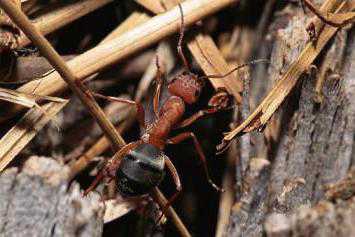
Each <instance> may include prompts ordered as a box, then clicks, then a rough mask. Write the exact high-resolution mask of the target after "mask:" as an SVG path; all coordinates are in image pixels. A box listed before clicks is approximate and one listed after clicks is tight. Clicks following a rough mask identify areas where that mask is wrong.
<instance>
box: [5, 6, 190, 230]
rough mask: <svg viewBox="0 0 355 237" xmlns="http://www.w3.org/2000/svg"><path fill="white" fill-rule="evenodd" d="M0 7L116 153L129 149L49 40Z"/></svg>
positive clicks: (162, 199)
mask: <svg viewBox="0 0 355 237" xmlns="http://www.w3.org/2000/svg"><path fill="white" fill-rule="evenodd" d="M0 6H1V7H2V9H3V10H4V11H5V12H6V13H7V14H8V15H9V16H10V17H11V19H12V20H13V21H14V22H15V23H16V24H17V26H18V27H19V28H20V29H21V30H22V31H23V32H24V33H25V34H26V35H27V37H28V38H29V39H30V40H31V41H32V42H33V43H34V44H35V45H36V46H37V47H38V49H39V51H40V52H41V53H42V54H43V56H45V57H46V58H47V60H48V61H49V62H50V63H51V65H52V66H53V67H54V68H55V69H56V70H57V72H58V73H59V74H60V75H61V76H62V78H63V79H64V80H65V81H66V82H67V83H68V85H69V87H70V88H71V89H72V91H73V92H74V93H75V94H76V95H77V96H78V97H79V99H80V100H81V102H82V103H83V104H84V105H85V106H86V107H87V108H88V110H89V111H90V113H91V115H92V116H93V118H94V119H95V120H96V121H97V123H98V124H99V125H100V127H101V129H102V130H103V132H104V133H105V135H106V136H107V137H108V138H109V139H110V141H111V144H112V145H113V147H114V148H115V150H116V151H118V150H119V149H120V147H121V146H123V145H125V144H126V143H125V141H124V140H123V138H122V137H121V136H120V134H119V133H118V132H117V131H116V129H115V127H114V126H113V124H112V123H111V122H110V121H109V120H108V119H107V117H106V116H105V113H104V112H103V111H102V109H101V108H100V106H99V105H98V104H97V103H96V101H95V99H94V98H93V96H92V95H91V93H90V92H89V90H88V89H87V88H86V87H85V86H84V85H83V84H82V83H81V81H80V80H77V79H76V77H75V75H74V73H73V72H72V71H71V70H70V68H69V67H68V66H67V64H66V63H65V62H64V61H63V60H62V58H61V57H60V56H59V54H58V53H57V52H56V51H55V50H54V48H53V47H52V46H51V45H50V43H49V42H48V41H47V40H46V38H44V37H43V35H41V33H40V32H39V31H38V29H36V27H35V26H34V25H33V24H31V22H30V20H29V19H28V18H27V17H26V15H25V14H24V13H23V12H22V11H21V10H20V9H18V8H17V7H16V5H14V4H13V3H12V2H11V1H8V0H0ZM154 193H155V194H159V195H158V196H157V198H156V201H157V202H158V204H159V205H160V206H161V207H164V206H166V203H167V200H166V199H165V197H164V196H163V194H162V193H161V192H160V191H159V189H158V188H155V189H154ZM168 214H169V216H170V217H171V218H172V221H173V222H174V223H175V225H176V227H177V229H178V230H179V231H180V232H181V234H182V235H183V236H190V234H189V232H188V231H187V229H186V227H185V226H184V224H183V223H182V221H181V219H180V218H179V216H178V215H177V214H176V213H175V211H174V210H173V208H171V207H170V208H169V210H168Z"/></svg>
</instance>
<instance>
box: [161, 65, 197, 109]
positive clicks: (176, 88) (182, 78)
mask: <svg viewBox="0 0 355 237" xmlns="http://www.w3.org/2000/svg"><path fill="white" fill-rule="evenodd" d="M202 87H203V82H202V81H201V80H200V79H199V78H198V77H197V75H196V74H194V73H192V72H188V71H184V72H183V73H181V74H179V75H177V76H176V77H175V78H174V79H173V80H172V81H171V82H170V83H169V85H168V89H169V92H170V93H171V94H173V95H176V96H179V97H181V98H182V99H183V100H184V101H185V102H186V103H187V104H193V103H195V102H196V101H197V100H198V98H199V97H200V94H201V90H202Z"/></svg>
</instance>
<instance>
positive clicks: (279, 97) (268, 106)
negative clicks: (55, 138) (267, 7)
mask: <svg viewBox="0 0 355 237" xmlns="http://www.w3.org/2000/svg"><path fill="white" fill-rule="evenodd" d="M324 6H329V8H330V9H332V8H333V6H337V1H334V0H328V1H326V2H325V3H324V5H323V9H324ZM346 6H347V5H346V4H345V2H343V3H342V4H341V5H340V7H339V8H338V9H337V11H336V13H337V12H339V11H341V10H347V7H346ZM337 30H338V28H334V27H331V26H325V28H324V29H323V31H322V32H321V33H320V35H319V37H318V40H317V42H316V43H314V42H309V43H308V44H307V45H306V46H305V48H304V50H303V51H302V52H301V54H300V56H299V57H298V59H297V60H296V61H295V62H294V63H292V64H291V66H290V67H289V69H288V70H287V72H286V73H285V74H284V75H283V76H282V78H281V79H280V80H279V81H278V82H277V83H276V85H275V86H274V88H273V89H272V90H271V91H270V93H269V94H268V95H267V97H266V98H265V99H264V100H263V101H262V102H261V103H260V105H259V106H258V107H257V108H256V109H255V111H254V112H253V113H252V114H251V115H250V116H249V117H248V118H247V119H246V120H245V121H244V122H243V123H242V124H240V125H239V126H238V127H237V128H235V129H234V130H232V131H231V132H228V133H227V134H226V136H225V137H224V138H223V141H222V144H221V145H219V146H218V148H219V149H223V148H225V146H226V145H227V144H228V143H229V142H230V141H231V140H232V139H233V138H234V137H235V136H237V135H239V134H243V133H246V132H250V131H253V130H255V129H258V128H262V127H263V126H265V125H266V123H267V122H268V120H269V119H270V117H271V116H272V115H273V114H274V112H275V111H276V110H277V108H278V107H279V106H280V104H281V103H282V102H283V101H284V99H285V98H286V97H287V95H288V94H289V93H290V92H291V90H292V89H293V87H294V86H295V85H296V83H297V81H298V79H299V77H300V76H301V75H302V73H304V72H305V71H306V70H307V69H308V68H309V66H310V65H311V63H312V62H313V60H314V59H315V58H316V57H317V55H318V54H319V53H320V52H321V50H322V49H323V47H324V46H325V45H326V43H327V42H328V41H329V40H330V39H331V38H332V36H333V35H334V34H335V33H336V32H337Z"/></svg>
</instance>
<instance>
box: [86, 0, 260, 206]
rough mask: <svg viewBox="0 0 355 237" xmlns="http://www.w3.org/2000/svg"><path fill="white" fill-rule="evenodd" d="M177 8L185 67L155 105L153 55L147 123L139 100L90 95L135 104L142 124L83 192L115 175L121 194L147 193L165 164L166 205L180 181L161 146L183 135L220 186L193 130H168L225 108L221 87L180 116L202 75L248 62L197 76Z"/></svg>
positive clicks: (196, 93)
mask: <svg viewBox="0 0 355 237" xmlns="http://www.w3.org/2000/svg"><path fill="white" fill-rule="evenodd" d="M179 8H180V12H181V30H180V37H179V42H178V47H177V49H178V53H179V55H180V57H181V59H182V61H183V64H184V66H185V70H184V71H183V72H182V73H180V74H178V75H177V76H176V77H174V78H173V80H171V82H169V83H168V92H169V96H168V98H167V99H166V101H165V102H164V103H162V105H161V106H160V107H159V99H160V92H161V88H162V84H163V83H162V82H163V81H162V73H161V70H160V67H159V61H158V58H157V61H156V65H157V77H156V80H157V87H156V90H155V95H154V98H153V109H154V114H155V117H156V118H155V120H154V121H153V122H152V123H151V124H148V125H146V124H145V112H144V109H143V107H142V105H141V104H139V103H137V102H135V101H130V100H126V99H121V98H115V97H107V96H103V95H100V94H95V93H94V96H97V97H100V98H105V99H109V100H113V101H118V102H122V103H128V104H132V105H135V106H136V108H137V120H138V122H139V123H140V126H141V127H142V128H144V131H145V132H144V134H143V135H142V136H141V138H140V139H139V140H138V141H135V142H132V143H129V144H127V145H125V146H124V147H123V148H122V149H121V150H120V151H118V152H117V153H116V154H115V156H114V157H113V158H112V159H111V160H110V161H109V162H108V164H107V165H106V166H105V167H104V168H103V170H101V172H100V173H99V175H98V176H97V177H96V179H95V181H94V182H93V183H92V185H91V186H90V187H89V189H87V190H86V191H85V194H86V193H88V192H89V191H91V190H92V189H93V188H94V187H95V186H96V185H97V184H98V182H99V181H100V180H101V179H103V178H105V177H109V178H111V179H115V181H116V184H117V189H118V191H119V192H120V193H121V194H122V195H123V196H136V195H143V194H147V193H149V191H150V190H151V189H152V188H153V187H156V186H158V185H159V184H160V182H161V181H162V179H163V176H164V168H165V166H166V167H167V168H168V170H169V172H170V173H171V175H172V177H173V179H174V182H175V184H176V189H177V193H176V194H175V195H174V196H173V197H172V198H171V199H170V201H169V203H168V205H170V204H171V202H172V201H173V200H174V198H175V197H176V196H177V194H178V193H179V192H180V191H181V183H180V179H179V176H178V173H177V171H176V169H175V167H174V165H173V163H172V162H171V161H170V159H169V158H168V157H167V156H166V155H165V154H164V152H163V150H164V148H165V146H166V145H167V144H178V143H180V142H182V141H184V140H186V139H192V141H193V144H194V147H195V149H196V151H197V154H198V157H199V158H200V160H201V161H202V164H203V167H204V170H205V173H206V176H207V179H208V181H209V183H210V184H211V185H212V186H213V187H214V188H215V189H216V190H218V191H221V189H220V188H219V187H218V186H217V185H216V184H214V183H213V182H212V180H211V179H210V177H209V173H208V169H207V163H206V158H205V155H204V153H203V150H202V148H201V146H200V143H199V142H198V140H197V138H196V137H195V135H194V133H192V132H184V133H181V134H179V135H177V136H174V137H170V138H169V134H170V132H171V131H172V130H173V129H176V128H182V127H186V126H188V125H190V124H192V123H193V122H194V121H196V120H198V119H199V118H201V117H203V116H204V115H206V114H212V113H216V112H218V111H220V110H222V109H226V108H228V107H229V106H230V104H231V98H230V95H229V94H228V93H227V92H226V91H225V90H223V89H221V90H219V91H218V92H217V93H216V94H215V95H214V96H213V97H212V98H211V99H210V101H209V103H208V105H209V106H210V108H209V109H206V110H201V111H199V112H198V113H196V114H194V115H192V116H191V117H190V118H187V119H185V120H182V118H183V115H184V114H185V106H186V105H190V104H193V103H195V102H197V101H198V99H199V96H200V94H201V91H202V88H203V86H204V82H203V79H206V78H223V77H225V76H227V75H229V74H231V73H232V72H234V71H235V70H238V69H239V68H241V67H244V66H246V65H248V64H244V65H241V66H239V67H237V68H234V69H233V70H232V71H230V72H229V73H227V74H226V75H222V76H221V75H212V76H202V77H198V76H197V75H196V74H194V73H192V72H191V70H190V69H189V65H188V63H187V60H186V58H185V56H184V54H183V52H182V47H181V45H182V40H183V36H184V34H183V33H184V30H183V27H184V21H183V20H184V18H183V11H182V7H181V6H180V5H179ZM252 63H254V62H252Z"/></svg>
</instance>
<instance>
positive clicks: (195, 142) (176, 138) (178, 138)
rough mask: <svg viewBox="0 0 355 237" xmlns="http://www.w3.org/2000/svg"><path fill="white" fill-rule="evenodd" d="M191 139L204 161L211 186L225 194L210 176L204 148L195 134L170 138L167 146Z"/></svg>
mask: <svg viewBox="0 0 355 237" xmlns="http://www.w3.org/2000/svg"><path fill="white" fill-rule="evenodd" d="M189 138H190V139H192V141H193V143H194V147H195V149H196V151H197V154H198V157H199V159H200V160H201V161H202V165H203V168H204V171H205V174H206V177H207V180H208V182H209V183H210V184H211V186H212V187H213V188H214V189H216V190H217V191H220V192H223V191H224V190H223V189H222V188H220V187H218V186H217V185H216V184H215V183H214V182H213V181H212V179H211V178H210V174H209V172H208V168H207V161H206V156H205V154H204V153H203V150H202V147H201V145H200V143H199V141H198V140H197V138H196V136H195V134H194V133H193V132H184V133H181V134H179V135H177V136H175V137H172V138H169V139H168V140H167V144H179V143H180V142H182V141H184V140H186V139H189Z"/></svg>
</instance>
